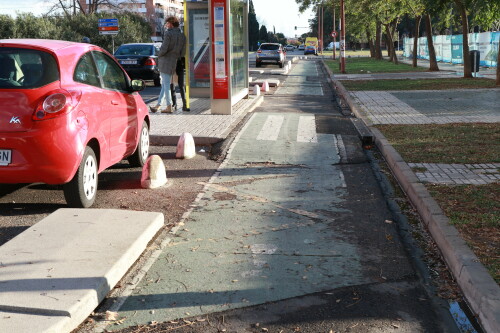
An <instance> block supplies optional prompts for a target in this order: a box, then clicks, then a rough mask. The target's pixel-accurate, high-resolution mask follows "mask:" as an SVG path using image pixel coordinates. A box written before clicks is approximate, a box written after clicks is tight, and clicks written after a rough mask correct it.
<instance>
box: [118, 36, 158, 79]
mask: <svg viewBox="0 0 500 333" xmlns="http://www.w3.org/2000/svg"><path fill="white" fill-rule="evenodd" d="M160 46H161V43H134V44H122V45H120V47H118V49H117V50H116V51H115V54H114V55H115V58H116V59H118V62H119V63H120V65H122V67H123V68H124V69H125V71H126V72H127V74H128V75H129V76H130V77H131V78H133V79H143V80H152V81H153V82H154V85H155V86H159V85H160V72H159V71H158V52H159V51H160Z"/></svg>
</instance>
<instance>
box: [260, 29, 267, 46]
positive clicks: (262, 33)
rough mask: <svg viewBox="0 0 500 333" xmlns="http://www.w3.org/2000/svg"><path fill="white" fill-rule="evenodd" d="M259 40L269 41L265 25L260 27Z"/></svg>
mask: <svg viewBox="0 0 500 333" xmlns="http://www.w3.org/2000/svg"><path fill="white" fill-rule="evenodd" d="M259 40H260V41H263V42H267V41H268V35H267V28H266V26H265V25H262V26H260V30H259Z"/></svg>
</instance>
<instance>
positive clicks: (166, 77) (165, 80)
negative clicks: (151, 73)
mask: <svg viewBox="0 0 500 333" xmlns="http://www.w3.org/2000/svg"><path fill="white" fill-rule="evenodd" d="M160 78H161V90H160V96H158V106H168V105H171V104H172V96H170V80H171V79H172V75H170V74H165V73H162V72H160Z"/></svg>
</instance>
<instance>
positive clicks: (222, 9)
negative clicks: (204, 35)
mask: <svg viewBox="0 0 500 333" xmlns="http://www.w3.org/2000/svg"><path fill="white" fill-rule="evenodd" d="M211 15H212V22H213V23H212V27H213V30H212V66H213V73H214V77H213V86H212V97H213V98H214V99H228V98H229V77H228V72H229V61H228V58H229V57H228V54H227V49H228V42H229V41H228V38H227V36H226V24H227V22H226V21H227V17H226V16H227V15H226V2H225V1H222V0H212V13H211Z"/></svg>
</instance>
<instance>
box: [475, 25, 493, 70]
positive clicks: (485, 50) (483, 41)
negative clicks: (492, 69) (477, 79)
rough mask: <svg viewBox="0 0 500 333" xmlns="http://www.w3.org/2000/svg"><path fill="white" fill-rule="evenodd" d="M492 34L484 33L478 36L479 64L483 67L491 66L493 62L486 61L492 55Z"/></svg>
mask: <svg viewBox="0 0 500 333" xmlns="http://www.w3.org/2000/svg"><path fill="white" fill-rule="evenodd" d="M492 46H493V45H491V32H482V33H480V34H478V36H477V49H476V50H479V56H480V58H479V59H480V60H479V64H480V65H481V66H491V60H488V59H486V57H487V56H488V54H490V51H491V48H492Z"/></svg>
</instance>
